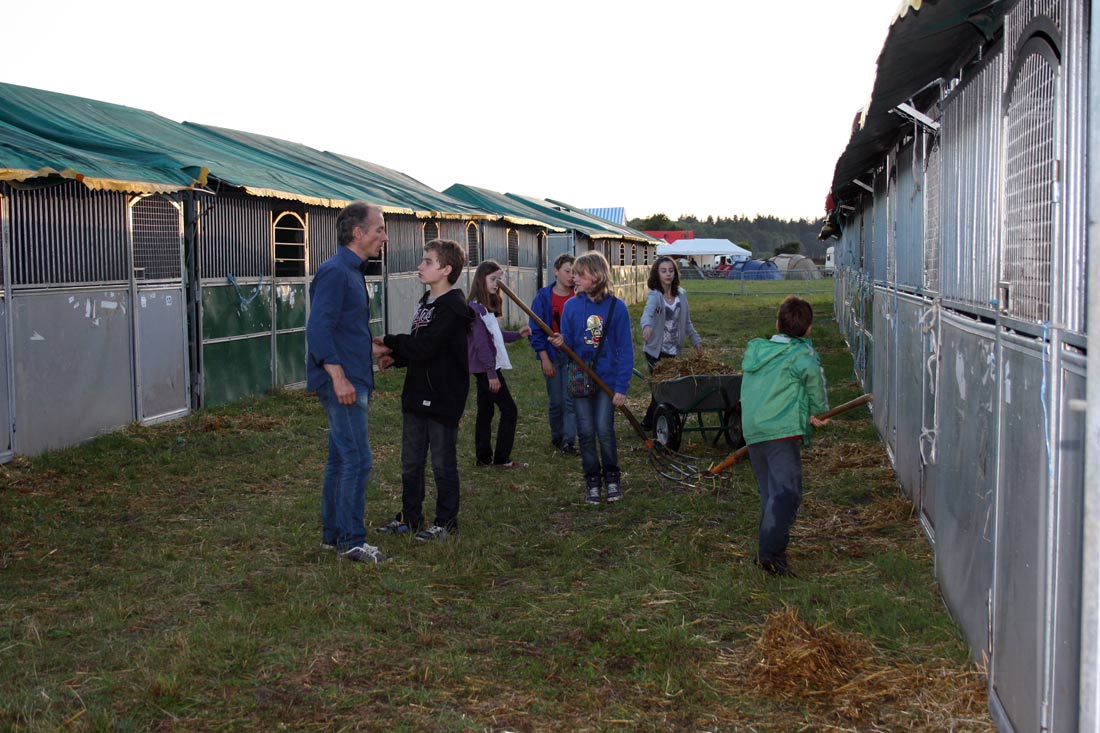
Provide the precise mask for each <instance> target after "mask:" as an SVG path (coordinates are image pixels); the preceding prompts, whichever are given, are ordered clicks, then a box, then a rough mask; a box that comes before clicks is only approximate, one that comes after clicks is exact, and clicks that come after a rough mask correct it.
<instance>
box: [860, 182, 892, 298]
mask: <svg viewBox="0 0 1100 733" xmlns="http://www.w3.org/2000/svg"><path fill="white" fill-rule="evenodd" d="M888 178H889V171H888V170H883V171H880V172H879V173H878V174H876V175H875V194H874V203H873V204H872V206H871V219H870V221H871V228H870V236H869V237H868V238H867V241H868V245H867V248H866V251H867V252H868V254H869V255H870V257H871V261H870V262H866V263H864V269H865V270H867V271H869V272H870V273H871V274H872V276H873V277H874V280H875V282H885V281H886V274H887V273H886V263H887V259H886V247H887V231H888V230H889V228H890V206H889V201H890V185H889V183H888V182H887V179H888Z"/></svg>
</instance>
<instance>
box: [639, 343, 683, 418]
mask: <svg viewBox="0 0 1100 733" xmlns="http://www.w3.org/2000/svg"><path fill="white" fill-rule="evenodd" d="M642 353H643V354H644V355H645V363H646V364H648V365H649V373H650V374H652V373H653V369H654V368H655V367H656V366H657V362H659V361H660V360H661V359H673V358H675V357H674V356H673V355H672V354H666V353H665V352H663V351H662V352H661V353H660V354H659V355H658V356H655V357H654V356H650V355H649V354H648V353H647V352H645V351H643V352H642ZM656 410H657V403H656V402H655V401H654V400H653V398H652V397H650V398H649V407H647V408H645V417H644V418H642V427H643V428H645V429H646V430H652V429H653V427H654V425H653V413H654V412H655V411H656Z"/></svg>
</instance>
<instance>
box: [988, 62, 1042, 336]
mask: <svg viewBox="0 0 1100 733" xmlns="http://www.w3.org/2000/svg"><path fill="white" fill-rule="evenodd" d="M1036 43H1040V42H1039V41H1036ZM1055 81H1056V71H1055V69H1054V68H1053V67H1052V65H1051V63H1050V61H1048V60H1047V58H1046V57H1045V55H1044V54H1041V53H1037V52H1036V53H1030V54H1029V55H1027V56H1026V57H1023V63H1022V66H1021V68H1020V73H1019V75H1018V76H1017V77H1016V81H1015V83H1014V85H1013V87H1012V93H1011V97H1010V99H1011V102H1009V106H1008V115H1007V125H1006V135H1007V140H1006V143H1005V157H1006V160H1005V232H1004V255H1003V257H1002V262H1003V264H1002V269H1001V280H1002V287H1007V293H1002V297H1004V295H1005V294H1007V297H1008V302H1007V303H1005V304H1002V307H1004V308H1006V310H1007V312H1008V313H1009V314H1010V315H1013V316H1016V317H1019V318H1023V319H1027V320H1033V321H1045V320H1048V319H1049V318H1050V274H1051V270H1050V255H1051V237H1052V235H1053V226H1052V216H1053V191H1054V165H1055V162H1054V109H1055V87H1056V84H1055Z"/></svg>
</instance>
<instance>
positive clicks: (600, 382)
mask: <svg viewBox="0 0 1100 733" xmlns="http://www.w3.org/2000/svg"><path fill="white" fill-rule="evenodd" d="M497 286H498V287H499V288H500V290H501V292H503V293H504V294H505V295H507V296H508V297H509V298H511V300H512V302H513V303H515V304H516V305H518V306H519V308H520V310H522V311H523V312H524V313H526V314H527V315H528V317H530V319H531V320H532V321H534V322H535V323H536V324H537V325H538V327H539V328H541V329H542V330H543V332H544V333H545V334H546V335H547V336H553V335H554V331H553V329H551V328H550V326H548V325H546V323H545V322H544V321H543V320H542V319H541V318H539V317H538V316H536V315H535V312H534V311H533V310H531V309H530V308H528V307H527V304H526V303H524V302H523V301H522V300H520V298H519V296H517V295H516V294H515V293H513V292H512V289H511V288H510V287H508V286H507V285H505V284H504V283H503V282H500V283H497ZM561 350H562V351H564V352H565V353H566V354H567V355H568V356H569V358H570V359H572V360H573V361H574V363H576V364H577V366H579V367H580V368H581V369H582V370H583V371H584V373H585V374H587V375H588V376H589V378H590V379H591V380H592V381H593V382H595V383H596V386H597V387H599V388H600V389H602V390H603V391H604V392H606V393H607V394H608V396H609V397H614V396H615V391H614V390H612V389H611V388H610V387H608V386H607V383H606V382H604V381H603V380H602V379H600V376H599V375H598V374H596V372H595V370H594V369H592V367H590V366H588V365H587V364H585V363H584V361H583V360H582V359H581V358H580V357H579V356H577V355H576V353H574V352H573V350H572V349H570V348H569V347H568V346H566V345H565V344H562V345H561ZM619 412H621V413H623V415H624V416H625V417H626V420H627V422H629V423H630V426H631V427H632V428H634V432H636V433H637V434H638V435H640V436H641V438H642V440H643V441H645V444H646V448H650V449H652V448H653V441H652V440H650V439H649V436H648V435H646V433H645V431H644V430H642V425H641V423H639V422H638V419H637V418H636V417H634V413H632V412H631V411H630V408H629V407H627V406H626V405H620V406H619Z"/></svg>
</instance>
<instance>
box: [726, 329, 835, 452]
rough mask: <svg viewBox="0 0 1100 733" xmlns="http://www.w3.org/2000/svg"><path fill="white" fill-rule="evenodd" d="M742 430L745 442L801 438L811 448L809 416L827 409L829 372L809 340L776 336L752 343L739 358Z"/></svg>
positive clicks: (750, 443) (754, 340) (781, 335)
mask: <svg viewBox="0 0 1100 733" xmlns="http://www.w3.org/2000/svg"><path fill="white" fill-rule="evenodd" d="M741 370H742V372H744V374H743V376H742V377H741V430H742V431H743V432H744V434H745V442H746V443H748V444H749V445H752V444H753V443H763V442H764V441H766V440H777V439H779V438H790V437H793V436H796V435H801V436H802V442H803V443H804V444H805V445H809V444H810V435H811V433H812V432H813V430H812V428H811V426H810V415H819V414H821V413H822V412H825V411H826V410H828V409H829V399H828V397H827V396H826V393H825V373H824V372H823V371H822V369H821V361H820V360H819V359H818V357H817V352H816V351H814V346H813V344H812V343H811V342H810V340H809V339H805V338H794V337H792V336H785V335H783V334H776V335H775V336H772V337H771V339H753V340H752V341H750V342H749V346H748V348H747V349H745V357H744V358H743V359H742V360H741Z"/></svg>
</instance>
